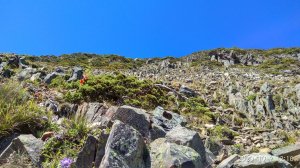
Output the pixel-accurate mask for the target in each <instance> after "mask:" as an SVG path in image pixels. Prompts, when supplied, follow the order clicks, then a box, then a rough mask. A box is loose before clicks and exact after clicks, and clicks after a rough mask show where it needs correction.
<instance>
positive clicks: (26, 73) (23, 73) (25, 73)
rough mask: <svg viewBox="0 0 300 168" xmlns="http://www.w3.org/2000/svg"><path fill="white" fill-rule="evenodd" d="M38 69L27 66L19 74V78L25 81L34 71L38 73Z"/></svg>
mask: <svg viewBox="0 0 300 168" xmlns="http://www.w3.org/2000/svg"><path fill="white" fill-rule="evenodd" d="M36 71H37V70H36V69H34V68H26V69H23V70H22V71H21V72H20V73H19V74H18V80H19V81H23V80H26V79H29V78H30V77H31V76H32V75H33V74H34V73H36Z"/></svg>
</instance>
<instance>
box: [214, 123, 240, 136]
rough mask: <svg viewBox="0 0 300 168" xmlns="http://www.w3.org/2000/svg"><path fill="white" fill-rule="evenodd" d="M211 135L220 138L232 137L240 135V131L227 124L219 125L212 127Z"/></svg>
mask: <svg viewBox="0 0 300 168" xmlns="http://www.w3.org/2000/svg"><path fill="white" fill-rule="evenodd" d="M210 136H214V137H216V138H218V139H223V138H224V137H227V138H230V137H235V136H238V133H237V132H234V131H232V130H231V129H230V128H228V127H227V126H225V125H217V126H215V127H214V128H212V129H210Z"/></svg>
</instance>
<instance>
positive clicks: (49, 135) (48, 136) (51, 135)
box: [41, 131, 54, 141]
mask: <svg viewBox="0 0 300 168" xmlns="http://www.w3.org/2000/svg"><path fill="white" fill-rule="evenodd" d="M53 136H54V132H52V131H49V132H44V133H43V135H42V137H41V140H42V141H46V140H47V139H49V138H51V137H53Z"/></svg>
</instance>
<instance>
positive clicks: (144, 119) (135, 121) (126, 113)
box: [112, 106, 150, 137]
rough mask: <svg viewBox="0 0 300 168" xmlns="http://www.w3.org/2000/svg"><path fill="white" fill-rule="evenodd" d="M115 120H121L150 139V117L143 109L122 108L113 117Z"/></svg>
mask: <svg viewBox="0 0 300 168" xmlns="http://www.w3.org/2000/svg"><path fill="white" fill-rule="evenodd" d="M112 119H113V120H120V121H122V122H124V123H125V124H128V125H130V126H132V127H133V128H135V129H136V130H138V131H139V132H140V133H141V134H142V135H143V137H149V128H150V116H149V114H147V113H146V111H145V110H143V109H138V108H134V107H131V106H121V107H119V108H118V110H117V111H116V112H115V114H114V116H113V117H112Z"/></svg>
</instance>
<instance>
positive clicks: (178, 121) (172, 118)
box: [152, 107, 187, 132]
mask: <svg viewBox="0 0 300 168" xmlns="http://www.w3.org/2000/svg"><path fill="white" fill-rule="evenodd" d="M152 114H153V117H152V122H153V123H155V124H157V125H159V126H161V127H162V128H163V129H164V130H165V131H166V132H167V131H170V130H171V129H173V128H175V127H176V126H179V125H181V126H185V125H186V124H187V121H186V119H185V117H183V116H181V115H179V114H176V113H173V112H171V111H165V110H164V109H163V108H162V107H157V108H156V109H155V110H154V111H153V112H152Z"/></svg>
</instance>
